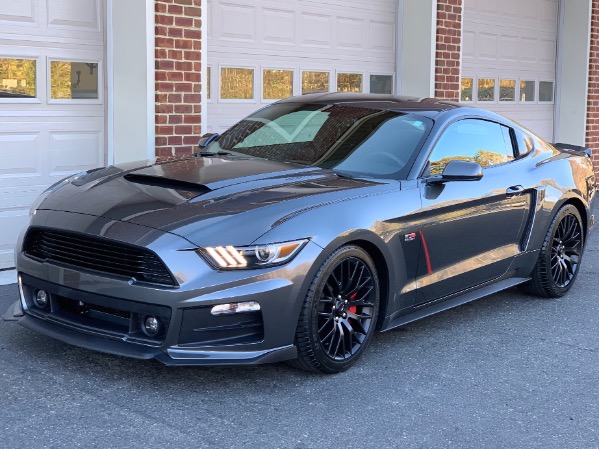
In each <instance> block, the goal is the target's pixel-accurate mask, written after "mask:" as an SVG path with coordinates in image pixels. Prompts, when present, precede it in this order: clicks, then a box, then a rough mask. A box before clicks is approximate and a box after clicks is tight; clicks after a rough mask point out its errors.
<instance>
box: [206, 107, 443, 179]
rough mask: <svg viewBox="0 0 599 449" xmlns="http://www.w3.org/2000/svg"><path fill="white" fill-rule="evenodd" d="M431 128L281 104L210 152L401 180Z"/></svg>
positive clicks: (362, 110) (422, 121) (410, 117)
mask: <svg viewBox="0 0 599 449" xmlns="http://www.w3.org/2000/svg"><path fill="white" fill-rule="evenodd" d="M431 126H432V121H431V120H429V119H427V118H425V117H422V116H419V115H416V114H409V113H404V112H395V111H387V110H379V109H371V108H366V107H355V106H347V105H343V104H336V105H322V104H305V103H282V104H275V105H272V106H268V107H266V108H264V109H261V110H259V111H258V112H256V113H254V114H252V115H250V116H249V117H247V118H245V119H244V120H242V121H241V122H239V123H237V124H236V125H234V126H233V127H232V128H230V129H229V130H227V131H225V132H224V133H223V135H222V136H220V137H219V138H218V140H216V141H215V142H213V143H212V144H210V145H209V146H208V148H207V151H208V152H214V153H216V152H219V151H227V152H230V153H232V154H234V155H235V154H238V155H245V156H252V157H259V158H264V159H270V160H275V161H281V162H295V163H300V164H305V165H310V166H314V167H322V168H330V169H333V170H335V171H340V172H343V173H347V174H349V175H353V176H368V177H375V178H395V179H401V178H402V177H404V176H405V175H407V172H408V171H409V169H410V166H411V164H412V162H413V160H414V158H415V156H416V154H417V152H418V150H419V149H420V146H421V145H422V143H423V142H424V139H425V138H426V136H427V135H428V132H429V130H430V128H431Z"/></svg>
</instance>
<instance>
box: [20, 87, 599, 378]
mask: <svg viewBox="0 0 599 449" xmlns="http://www.w3.org/2000/svg"><path fill="white" fill-rule="evenodd" d="M594 198H595V175H594V172H593V167H592V163H591V159H590V150H588V149H584V148H581V147H576V146H572V145H564V144H553V145H552V144H549V143H547V142H546V141H544V140H543V139H541V138H539V137H537V136H536V135H534V134H533V133H531V132H530V131H527V130H526V129H524V128H522V127H521V126H519V125H517V124H516V123H514V122H512V121H510V120H508V119H506V118H504V117H501V116H499V115H496V114H494V113H490V112H486V111H483V110H479V109H474V108H469V107H461V106H460V105H458V104H454V103H450V102H445V101H440V100H435V99H416V98H409V97H396V96H389V95H363V94H353V95H350V94H312V95H304V96H301V97H295V98H290V99H286V100H283V101H279V102H277V103H274V104H272V105H270V106H268V107H265V108H263V109H261V110H259V111H258V112H256V113H254V114H253V115H250V116H249V117H247V118H245V119H244V120H242V121H241V122H239V123H238V124H236V125H235V126H233V127H232V128H231V129H229V130H228V131H226V132H224V133H223V134H222V135H220V136H218V135H206V136H204V137H203V138H202V139H201V141H200V148H199V152H198V153H196V154H194V155H193V156H190V157H186V158H180V159H174V160H167V161H160V162H156V161H150V162H143V163H133V164H125V165H119V166H110V167H106V168H102V169H96V170H90V171H88V172H85V173H80V174H78V175H75V176H72V177H70V178H68V179H65V180H63V181H62V182H60V183H58V184H55V185H54V186H52V187H51V188H50V189H48V191H47V192H45V193H44V194H43V195H42V196H41V197H40V198H39V200H38V201H37V202H36V204H35V205H34V206H33V207H32V211H31V223H30V225H29V227H28V228H27V229H26V230H25V232H23V234H22V236H21V238H20V240H19V243H18V248H17V254H16V266H17V270H18V280H19V289H20V301H19V302H18V303H16V304H15V305H14V306H13V307H12V310H10V313H9V315H10V317H12V318H18V319H19V322H20V324H22V325H23V326H24V327H26V328H29V329H32V330H34V331H37V332H40V333H42V334H45V335H47V336H50V337H54V338H57V339H59V340H62V341H64V342H67V343H71V344H74V345H77V346H81V347H85V348H90V349H95V350H98V351H103V352H108V353H112V354H120V355H124V356H129V357H137V358H144V359H149V358H155V359H157V360H159V361H161V362H163V363H165V364H169V365H238V364H257V363H267V362H276V361H281V360H289V361H290V363H291V364H292V365H294V366H296V367H299V368H303V369H307V370H312V371H316V372H322V373H335V372H339V371H342V370H344V369H347V368H348V367H349V366H350V365H352V364H353V363H354V362H356V360H357V359H358V358H359V357H360V355H361V354H362V352H363V351H364V350H365V348H366V346H367V345H368V343H369V341H370V340H371V339H372V337H373V333H374V331H375V330H377V329H378V330H388V329H392V328H394V327H397V326H401V325H403V324H406V323H408V322H411V321H414V320H417V319H419V318H422V317H425V316H427V315H430V314H433V313H436V312H440V311H442V310H445V309H448V308H450V307H455V306H457V305H460V304H463V303H465V302H468V301H472V300H474V299H477V298H480V297H482V296H485V295H489V294H491V293H494V292H497V291H499V290H503V289H506V288H509V287H513V286H516V285H519V286H521V288H522V289H524V290H525V291H527V292H530V293H531V294H534V295H538V296H543V297H549V298H554V297H559V296H562V295H564V294H565V293H566V292H567V291H568V290H569V289H570V288H571V287H572V285H573V283H574V281H575V280H576V275H577V273H578V271H579V267H580V263H581V258H582V255H583V251H584V246H585V242H586V238H587V234H588V232H589V231H590V229H591V228H592V226H593V224H594V216H593V214H592V210H593V209H592V203H593V200H594Z"/></svg>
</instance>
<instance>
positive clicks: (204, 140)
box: [198, 133, 220, 150]
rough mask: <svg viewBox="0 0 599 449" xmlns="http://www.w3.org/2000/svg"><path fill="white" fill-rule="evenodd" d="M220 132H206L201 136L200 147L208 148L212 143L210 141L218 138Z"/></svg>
mask: <svg viewBox="0 0 599 449" xmlns="http://www.w3.org/2000/svg"><path fill="white" fill-rule="evenodd" d="M219 135H220V134H218V133H206V134H204V135H203V136H202V137H200V140H199V142H198V148H199V149H200V150H202V149H204V148H206V147H207V146H208V145H210V143H211V142H212V141H214V140H216V139H217V138H218V136H219Z"/></svg>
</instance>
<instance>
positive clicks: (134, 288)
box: [13, 242, 321, 365]
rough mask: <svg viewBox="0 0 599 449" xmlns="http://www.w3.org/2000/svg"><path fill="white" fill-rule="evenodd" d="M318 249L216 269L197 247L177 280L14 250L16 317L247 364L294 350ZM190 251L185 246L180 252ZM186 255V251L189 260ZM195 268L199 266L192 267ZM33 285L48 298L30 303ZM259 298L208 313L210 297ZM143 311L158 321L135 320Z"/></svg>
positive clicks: (112, 343)
mask: <svg viewBox="0 0 599 449" xmlns="http://www.w3.org/2000/svg"><path fill="white" fill-rule="evenodd" d="M320 252H321V249H320V247H318V246H317V245H315V244H314V243H311V242H310V243H309V244H308V245H307V246H306V247H305V248H303V249H302V251H301V252H300V253H299V254H298V255H297V256H296V258H295V259H293V260H292V261H291V262H290V263H289V264H287V265H285V266H281V267H276V268H272V269H267V270H247V271H228V272H218V271H216V270H213V269H212V268H210V267H208V266H207V264H205V262H203V261H202V260H201V259H200V258H199V257H197V255H194V256H193V257H194V259H193V260H194V262H195V263H196V264H195V267H194V270H195V271H194V272H193V273H187V274H185V273H181V272H178V274H177V276H178V279H179V280H182V279H185V278H187V280H185V281H184V282H180V285H179V286H178V287H170V288H167V287H160V286H153V285H147V284H145V285H144V284H136V283H135V282H131V281H130V280H129V281H127V280H124V279H119V278H116V277H110V276H106V275H99V274H96V273H92V272H86V271H82V270H77V269H73V268H69V267H66V266H58V265H53V264H49V263H42V262H39V261H36V260H33V259H31V258H29V257H27V256H25V255H24V254H22V253H19V254H18V255H17V267H18V278H19V287H20V295H21V299H20V307H18V308H14V309H13V310H16V314H17V315H18V314H19V312H20V311H21V309H22V313H23V316H22V317H21V318H19V324H21V325H22V326H24V327H26V328H28V329H31V330H33V331H36V332H39V333H41V334H44V335H47V336H49V337H52V338H56V339H58V340H61V341H63V342H66V343H69V344H72V345H75V346H79V347H83V348H88V349H92V350H96V351H100V352H105V353H110V354H116V355H121V356H126V357H133V358H138V359H152V358H153V359H156V360H158V361H160V362H162V363H164V364H167V365H251V364H260V363H271V362H277V361H281V360H287V359H293V358H295V357H296V356H297V352H296V348H295V346H294V337H295V330H296V326H297V319H298V316H299V311H300V308H301V305H302V303H303V298H304V296H305V292H306V290H307V286H305V284H306V282H305V281H306V279H308V278H309V276H308V272H309V270H310V269H311V267H312V266H313V265H314V260H315V259H316V258H317V257H318V255H319V254H320ZM182 257H184V258H189V257H190V254H189V253H185V254H183V255H182ZM186 262H189V259H188V260H187V261H186ZM198 267H199V268H198ZM39 290H44V291H45V292H47V294H48V296H49V298H50V304H49V305H48V306H47V307H46V308H40V307H39V306H37V305H36V304H35V302H34V296H35V294H36V293H37V291H39ZM246 301H255V302H258V303H259V304H260V311H259V312H251V313H239V314H234V315H224V316H213V315H212V314H211V313H210V311H211V309H212V307H213V306H214V305H217V304H226V303H233V302H246ZM147 316H155V317H158V318H159V319H160V321H161V323H162V325H163V327H162V329H161V332H160V333H159V334H157V335H156V336H153V337H151V336H148V335H147V334H144V333H143V332H142V329H141V327H140V326H141V323H142V322H143V320H144V318H145V317H147Z"/></svg>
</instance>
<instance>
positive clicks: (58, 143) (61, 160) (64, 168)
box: [50, 131, 104, 176]
mask: <svg viewBox="0 0 599 449" xmlns="http://www.w3.org/2000/svg"><path fill="white" fill-rule="evenodd" d="M103 158H104V151H103V145H102V138H101V133H100V132H99V131H91V132H66V133H65V132H50V176H61V175H62V176H67V175H69V174H70V173H73V172H79V171H83V170H89V169H90V168H95V167H98V166H100V165H101V164H102V162H103Z"/></svg>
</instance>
